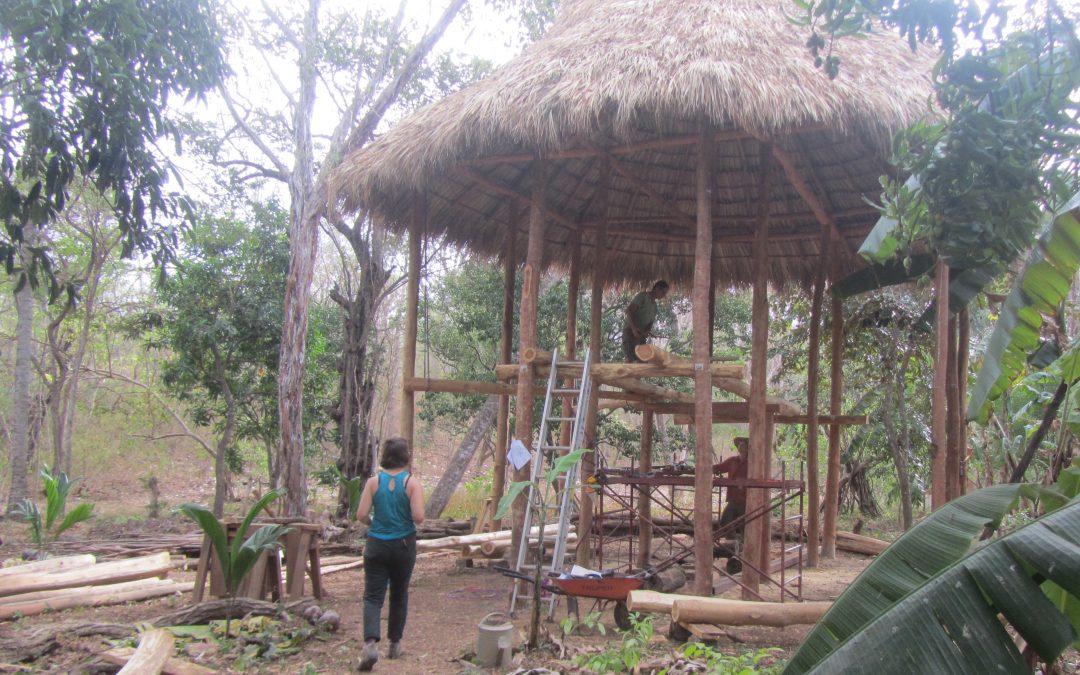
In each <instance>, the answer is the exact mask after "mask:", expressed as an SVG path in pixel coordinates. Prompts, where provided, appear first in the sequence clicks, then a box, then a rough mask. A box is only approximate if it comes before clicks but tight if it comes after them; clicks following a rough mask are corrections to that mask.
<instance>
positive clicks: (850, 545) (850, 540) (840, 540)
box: [836, 532, 889, 555]
mask: <svg viewBox="0 0 1080 675" xmlns="http://www.w3.org/2000/svg"><path fill="white" fill-rule="evenodd" d="M836 548H838V549H840V550H841V551H848V552H850V553H861V554H863V555H878V554H879V553H881V552H882V551H884V550H885V549H887V548H889V542H887V541H883V540H881V539H875V538H874V537H867V536H864V535H861V534H853V533H851V532H837V533H836Z"/></svg>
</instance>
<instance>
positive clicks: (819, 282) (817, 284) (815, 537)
mask: <svg viewBox="0 0 1080 675" xmlns="http://www.w3.org/2000/svg"><path fill="white" fill-rule="evenodd" d="M831 239H832V237H831V236H830V234H829V231H828V229H825V228H823V229H822V235H821V260H820V261H819V263H818V273H817V278H816V279H815V280H814V296H813V299H812V300H811V302H810V338H809V342H810V344H809V346H808V347H807V349H808V352H809V354H808V355H809V363H808V365H807V367H806V417H807V421H806V496H807V505H806V534H807V539H808V540H809V541H810V545H809V547H808V548H807V564H808V565H809V566H810V567H817V566H818V559H819V558H820V552H821V548H820V544H819V542H820V541H821V518H820V512H819V511H818V506H819V505H820V504H821V495H820V494H819V492H820V491H819V484H818V480H819V473H820V472H819V471H818V428H819V426H818V379H819V377H820V367H821V306H822V304H824V300H825V282H826V279H827V276H826V271H827V270H828V268H829V265H828V260H829V242H830V241H831Z"/></svg>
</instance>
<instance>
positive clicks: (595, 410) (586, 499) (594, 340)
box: [575, 160, 611, 567]
mask: <svg viewBox="0 0 1080 675" xmlns="http://www.w3.org/2000/svg"><path fill="white" fill-rule="evenodd" d="M610 181H611V163H610V162H608V161H606V160H604V161H603V162H602V164H601V165H600V179H599V185H598V187H597V191H598V194H597V197H596V210H597V212H598V213H597V215H598V217H599V224H598V226H597V229H596V267H595V269H594V270H593V279H592V303H591V305H590V307H589V351H590V352H591V353H592V355H593V360H594V362H595V363H599V362H600V360H601V358H600V355H601V354H602V351H601V350H602V348H603V344H602V343H601V340H602V339H603V335H602V330H603V323H602V319H603V311H604V286H605V284H607V273H608V264H609V263H608V250H607V248H608V229H607V217H608V215H607V210H608V185H609V183H610ZM599 384H600V383H599V382H597V383H596V386H593V388H592V391H591V392H590V394H589V404H588V405H589V407H588V408H587V409H586V410H585V446H586V447H588V448H592V450H593V452H587V453H585V454H584V455H583V456H582V458H581V476H580V478H581V481H582V483H583V484H584V481H585V480H587V479H588V478H589V477H590V476H592V475H593V473H594V472H595V471H596V453H597V452H598V451H599V447H598V445H597V443H596V429H597V422H598V419H599V412H600V406H599V403H600V387H599V386H598V385H599ZM579 502H580V514H581V515H580V516H579V519H578V529H579V530H580V531H581V532H582V537H581V541H579V542H578V546H577V551H576V556H575V558H576V560H577V563H578V564H579V565H581V566H582V567H589V566H590V565H591V564H592V551H591V550H590V548H589V539H590V537H589V533H590V532H592V520H593V498H592V493H591V491H590V489H589V488H584V487H583V488H582V490H581V493H580V496H579Z"/></svg>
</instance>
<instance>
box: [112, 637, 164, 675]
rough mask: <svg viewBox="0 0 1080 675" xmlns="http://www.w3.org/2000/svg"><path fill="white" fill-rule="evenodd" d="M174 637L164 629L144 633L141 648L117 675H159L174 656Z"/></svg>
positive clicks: (140, 641)
mask: <svg viewBox="0 0 1080 675" xmlns="http://www.w3.org/2000/svg"><path fill="white" fill-rule="evenodd" d="M172 651H173V636H172V633H170V632H169V631H167V630H165V629H164V628H157V629H155V630H152V631H147V632H146V633H143V635H142V638H140V639H139V648H138V649H136V650H135V653H134V654H133V655H132V657H131V659H130V660H129V661H128V662H127V664H125V665H124V667H123V668H121V669H120V672H119V673H117V675H157V673H160V672H161V670H162V669H163V668H164V667H165V662H166V661H168V660H169V657H170V656H172Z"/></svg>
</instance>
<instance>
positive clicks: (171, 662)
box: [101, 647, 217, 675]
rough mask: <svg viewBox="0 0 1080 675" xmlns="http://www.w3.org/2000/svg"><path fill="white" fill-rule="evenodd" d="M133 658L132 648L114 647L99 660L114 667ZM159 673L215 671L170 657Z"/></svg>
mask: <svg viewBox="0 0 1080 675" xmlns="http://www.w3.org/2000/svg"><path fill="white" fill-rule="evenodd" d="M133 656H135V649H133V648H132V647H115V648H113V649H110V650H108V651H105V652H102V653H101V658H103V659H105V661H107V662H109V663H111V664H113V665H116V666H125V665H127V664H128V663H129V662H130V661H131V659H132V657H133ZM161 672H163V673H165V675H213V674H214V673H216V672H217V671H216V670H211V669H209V668H206V667H204V666H200V665H198V664H196V663H191V662H189V661H181V660H180V659H175V658H172V657H170V658H168V659H166V660H165V667H164V668H162V669H161Z"/></svg>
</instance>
